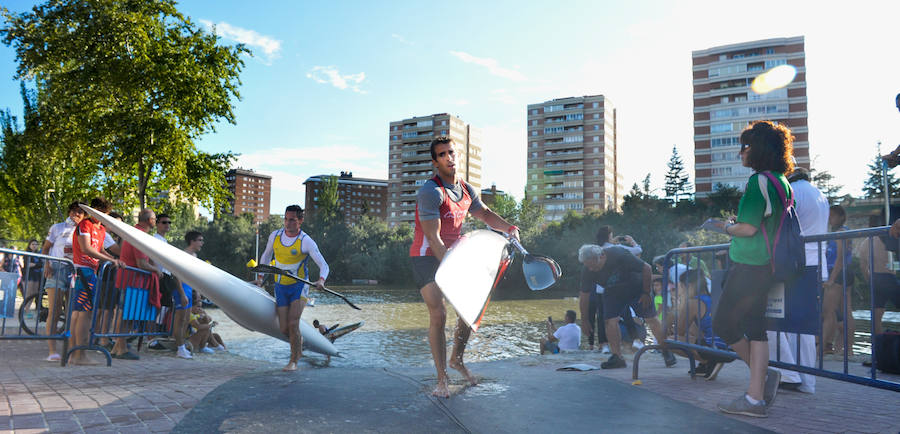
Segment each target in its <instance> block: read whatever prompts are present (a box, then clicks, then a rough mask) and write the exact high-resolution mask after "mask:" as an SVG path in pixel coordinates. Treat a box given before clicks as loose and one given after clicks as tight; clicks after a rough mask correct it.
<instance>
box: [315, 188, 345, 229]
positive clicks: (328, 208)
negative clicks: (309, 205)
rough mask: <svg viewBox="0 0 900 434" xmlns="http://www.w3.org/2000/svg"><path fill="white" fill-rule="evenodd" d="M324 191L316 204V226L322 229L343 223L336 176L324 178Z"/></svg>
mask: <svg viewBox="0 0 900 434" xmlns="http://www.w3.org/2000/svg"><path fill="white" fill-rule="evenodd" d="M321 178H322V185H321V187H322V191H321V192H320V193H319V196H318V198H319V199H318V201H317V202H316V204H315V213H314V216H315V217H314V221H315V226H316V227H317V228H320V229H325V228H326V227H328V226H330V225H332V224H336V223H338V222H339V221H340V222H343V216H341V209H340V208H341V203H340V198H339V197H338V178H337V176H334V175H329V176H322V177H321Z"/></svg>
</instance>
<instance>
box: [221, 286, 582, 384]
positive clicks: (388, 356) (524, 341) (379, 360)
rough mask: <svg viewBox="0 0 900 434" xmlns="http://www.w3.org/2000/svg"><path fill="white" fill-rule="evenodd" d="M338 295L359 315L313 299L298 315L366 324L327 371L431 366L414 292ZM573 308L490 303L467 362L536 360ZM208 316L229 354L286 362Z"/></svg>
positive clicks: (281, 349)
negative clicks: (549, 330) (543, 341)
mask: <svg viewBox="0 0 900 434" xmlns="http://www.w3.org/2000/svg"><path fill="white" fill-rule="evenodd" d="M342 292H345V293H347V294H346V295H348V297H349V298H350V299H351V300H352V301H353V302H354V303H355V304H357V305H359V306H360V307H362V308H363V310H362V311H357V310H353V309H351V308H350V307H348V306H347V305H345V304H344V303H343V302H341V301H340V300H330V299H329V298H331V297H327V296H322V297H319V298H317V300H316V305H315V306H314V307H309V308H307V309H305V310H304V312H303V319H304V320H305V321H307V322H310V323H311V322H312V320H313V319H318V320H319V321H321V322H322V323H324V324H327V325H328V326H331V325H333V324H336V323H340V324H342V325H347V324H351V323H354V322H357V321H365V325H364V326H363V327H361V328H360V329H358V330H356V331H354V332H352V333H350V334H348V335H346V336H344V337H342V338H340V339H338V340H337V341H336V342H335V345H336V346H337V347H338V349H339V350H340V351H341V353H342V354H343V355H345V357H343V358H332V361H331V365H332V366H353V367H391V366H399V365H403V366H430V365H431V364H432V360H431V350H430V348H429V346H428V310H427V309H426V307H425V304H424V303H422V301H421V297H420V296H419V293H418V291H416V290H408V291H384V292H377V291H373V290H358V291H347V290H346V289H344V288H342ZM577 308H578V299H576V298H571V297H570V298H564V299H545V300H503V301H492V302H491V303H490V304H489V305H488V309H487V312H486V314H485V319H484V321H483V322H482V326H481V328H480V329H479V330H478V332H477V333H474V334H473V335H472V338H471V339H470V340H469V345H468V347H467V349H466V360H467V361H471V362H480V361H491V360H501V359H507V358H511V357H518V356H523V355H526V354H535V353H537V352H538V341H539V340H540V337H541V336H542V334H543V333H544V331H545V326H544V321H545V320H546V318H547V316H548V315H552V316H554V317H556V318H559V320H558V321H562V318H563V315H564V313H565V311H566V310H568V309H574V310H577ZM447 310H448V313H447V327H446V328H445V333H446V335H447V340H448V342H449V341H450V339H451V338H452V333H453V327H454V326H455V325H456V314H455V313H454V312H453V309H452V307H450V306H449V305H448V309H447ZM210 314H211V315H212V316H213V317H214V318H215V319H216V320H217V321H219V323H220V325H219V327H218V330H217V331H218V332H219V333H220V334H222V336H223V338H224V339H225V340H226V343H228V345H229V350H230V351H232V352H234V353H236V354H238V355H241V356H244V357H249V358H251V359H255V360H266V361H272V362H276V363H283V362H286V360H287V357H288V356H289V346H288V344H287V343H285V342H281V341H279V340H275V339H272V338H270V337H267V336H263V335H260V334H258V333H253V332H250V331H247V330H246V329H243V328H242V327H240V326H238V325H236V324H234V323H233V322H232V321H231V320H229V319H228V318H227V316H226V315H224V313H222V312H217V311H216V310H215V309H213V310H211V311H210ZM313 357H321V356H318V355H313Z"/></svg>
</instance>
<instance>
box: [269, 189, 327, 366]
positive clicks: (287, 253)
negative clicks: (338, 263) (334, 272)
mask: <svg viewBox="0 0 900 434" xmlns="http://www.w3.org/2000/svg"><path fill="white" fill-rule="evenodd" d="M302 224H303V208H300V206H299V205H290V206H288V207H287V208H285V210H284V228H282V229H278V230H276V231H273V232H272V233H271V234H270V235H269V240H268V241H267V242H266V250H265V251H264V252H263V254H262V256H260V258H259V260H260V262H261V263H263V264H270V263H271V265H274V266H276V267H278V268H280V269H282V270H287V271H290V272H293V273H294V274H295V275H296V276H297V277H299V278H301V279H309V278H310V277H309V269H308V268H307V263H308V262H309V258H312V260H313V261H314V262H315V263H316V265H318V266H319V280H317V281H316V283H315V286H316V287H317V288H318V289H319V290H321V289H322V288H324V287H325V279H327V278H328V272H329V268H328V263H327V262H325V258H323V257H322V253H320V252H319V246H318V244H316V242H315V241H313V239H312V238H310V237H309V235H307V234H306V232H303V231H302V230H301V229H300V225H302ZM260 284H262V282H257V285H260ZM308 295H309V285H307V284H306V283H304V282H302V281H299V280H296V279H293V278H291V277H287V276H280V275H276V276H275V314H276V315H277V319H278V326H279V327H280V328H281V332H282V333H284V334H285V336H287V337H288V341H289V342H290V344H291V358H290V361H288V364H287V365H286V366H285V367H284V368H283V369H282V370H283V371H296V370H297V361H298V360H300V357H301V355H302V352H301V351H302V348H303V336H302V335H301V334H300V316H301V315H303V308H304V307H306V302H307V299H308Z"/></svg>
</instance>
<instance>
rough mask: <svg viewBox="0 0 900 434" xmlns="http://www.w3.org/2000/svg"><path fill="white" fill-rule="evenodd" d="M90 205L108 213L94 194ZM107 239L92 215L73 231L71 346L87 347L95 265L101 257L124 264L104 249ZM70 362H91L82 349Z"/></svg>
mask: <svg viewBox="0 0 900 434" xmlns="http://www.w3.org/2000/svg"><path fill="white" fill-rule="evenodd" d="M91 208H94V209H95V210H97V211H100V212H102V213H104V214H108V213H109V210H110V205H109V202H107V201H106V199H103V198H100V197H97V198H94V199H92V200H91ZM104 238H106V228H104V227H103V225H101V224H100V222H98V221H97V220H95V219H94V218H93V217H86V218H85V219H84V220H82V221H81V222H80V223H78V226H77V227H76V228H75V232H74V233H73V234H72V256H73V261H74V262H75V271H76V274H77V278H76V279H75V291H74V294H73V295H74V297H75V300H74V302H73V303H72V304H73V309H72V340H73V346H86V345H87V344H88V338H89V335H90V325H91V311H92V310H93V308H94V307H93V302H94V287H95V286H96V283H97V267H98V266H99V265H100V260H104V261H110V262H113V263H115V264H116V265H117V266H124V265H125V264H124V263H123V262H122V261H120V260H118V259H116V258H114V257H112V256H110V255H109V254H108V253H106V252H105V251H104V250H103V240H104ZM71 363H72V364H75V365H90V364H93V363H92V362H91V361H90V360H89V359H88V358H87V356H85V354H84V351H83V350H78V351H75V352H74V353H72V360H71Z"/></svg>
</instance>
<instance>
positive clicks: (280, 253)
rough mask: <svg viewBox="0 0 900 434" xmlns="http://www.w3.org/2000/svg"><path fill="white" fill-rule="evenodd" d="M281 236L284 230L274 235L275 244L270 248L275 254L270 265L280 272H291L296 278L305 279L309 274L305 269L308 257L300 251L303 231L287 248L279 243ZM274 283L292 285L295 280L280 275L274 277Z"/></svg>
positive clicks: (304, 235)
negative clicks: (280, 270)
mask: <svg viewBox="0 0 900 434" xmlns="http://www.w3.org/2000/svg"><path fill="white" fill-rule="evenodd" d="M283 235H284V229H280V230H279V231H278V233H277V234H275V242H274V243H273V246H272V249H273V250H274V252H275V254H274V255H273V256H274V257H275V258H274V259H272V263H271V265H274V266H276V267H278V268H280V269H282V270H288V271H292V272H293V273H294V274H296V275H297V277H300V278H301V279H306V278H307V277H306V276H307V275H308V274H309V273H308V271H307V269H306V261H307V260H308V259H309V255H307V254H305V253H303V252H302V250H301V249H300V246H301V245H302V243H303V238H304V237H306V234H305V233H304V232H303V231H300V235H298V236H297V238H296V239H295V240H294V242H293V243H292V244H290V245H287V246H285V245H284V244H283V243H282V242H281V237H282V236H283ZM275 281H276V282H278V283H280V284H282V285H292V284H294V283H296V282H297V280H296V279H292V278H290V277H287V276H281V275H276V276H275Z"/></svg>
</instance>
